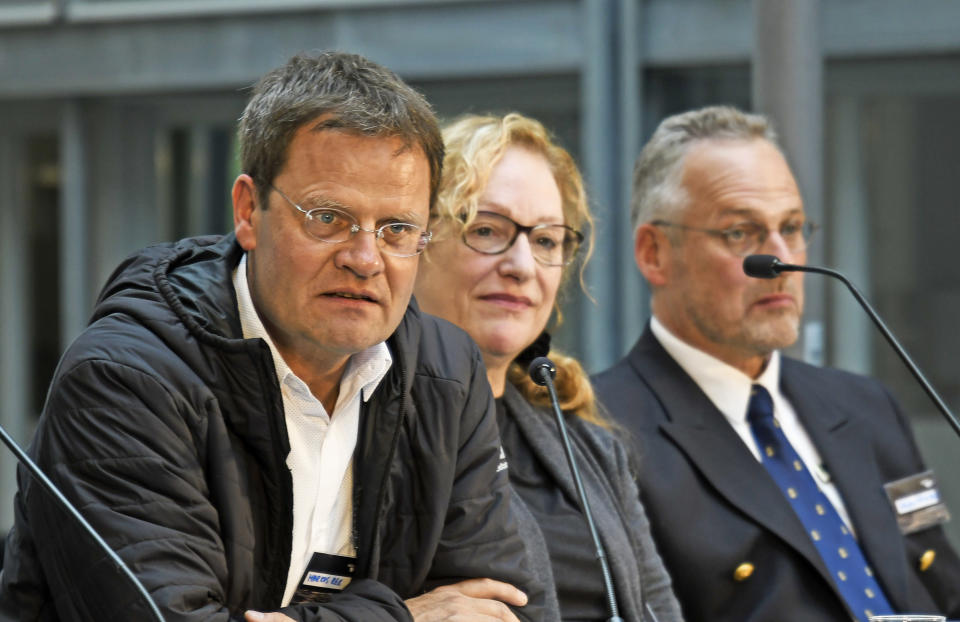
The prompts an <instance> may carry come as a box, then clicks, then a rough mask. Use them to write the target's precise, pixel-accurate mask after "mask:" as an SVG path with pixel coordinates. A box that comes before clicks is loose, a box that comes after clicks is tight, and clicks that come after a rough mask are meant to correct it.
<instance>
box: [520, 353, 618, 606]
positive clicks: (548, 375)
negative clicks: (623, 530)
mask: <svg viewBox="0 0 960 622" xmlns="http://www.w3.org/2000/svg"><path fill="white" fill-rule="evenodd" d="M528 371H529V373H530V378H531V379H532V380H533V381H534V382H535V383H537V384H538V385H540V386H542V387H546V388H547V393H549V394H550V402H551V403H552V404H553V414H554V416H555V417H556V419H557V427H558V428H559V429H560V439H561V440H562V441H563V449H564V451H565V452H566V454H567V464H569V465H570V472H571V473H572V474H573V482H574V484H575V485H576V487H577V495H578V496H579V497H580V506H581V507H582V509H583V516H584V518H585V519H586V521H587V527H588V528H589V529H590V537H591V538H592V539H593V546H594V548H595V549H596V554H597V561H599V562H600V570H601V572H602V573H603V586H604V589H605V591H606V596H607V608H608V611H609V612H610V617H609V618H607V622H623V618H621V617H620V611H619V609H618V608H617V596H616V592H615V591H614V589H613V579H612V578H611V576H610V566H609V565H608V564H607V555H606V553H604V550H603V544H602V543H601V542H600V536H599V535H598V534H597V527H596V525H594V523H593V515H592V514H591V513H590V503H589V502H588V501H587V494H586V492H585V491H584V490H583V482H582V481H581V480H580V469H578V468H577V460H576V458H575V457H574V455H573V447H571V445H570V437H568V436H567V426H566V424H565V423H564V421H563V412H562V411H561V410H560V403H559V401H558V400H557V390H556V389H555V388H554V386H553V377H554V376H556V375H557V368H556V367H555V366H554V365H553V363H552V362H551V361H550V359H548V358H547V357H545V356H538V357H537V358H535V359H533V362H531V363H530V368H529V370H528Z"/></svg>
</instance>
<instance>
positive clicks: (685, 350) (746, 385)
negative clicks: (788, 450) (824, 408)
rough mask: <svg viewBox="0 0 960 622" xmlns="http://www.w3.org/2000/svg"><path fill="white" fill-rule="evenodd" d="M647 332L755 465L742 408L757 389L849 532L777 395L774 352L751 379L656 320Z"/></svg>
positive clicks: (805, 437)
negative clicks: (770, 403) (762, 390)
mask: <svg viewBox="0 0 960 622" xmlns="http://www.w3.org/2000/svg"><path fill="white" fill-rule="evenodd" d="M650 330H651V331H653V336H654V337H656V338H657V341H659V342H660V345H662V346H663V349H664V350H666V351H667V353H668V354H669V355H670V356H671V357H673V360H675V361H676V362H677V364H678V365H680V367H682V368H683V371H685V372H687V375H689V376H690V377H691V378H693V381H694V382H696V383H697V385H698V386H699V387H700V389H701V390H702V391H703V392H704V393H705V394H706V395H707V397H708V398H710V401H711V402H713V405H714V406H716V407H717V410H719V411H720V412H721V413H723V416H724V417H726V419H727V421H728V422H729V423H730V425H731V426H732V427H733V429H734V431H735V432H736V433H737V434H738V435H739V436H740V438H741V440H743V442H744V444H746V446H747V448H748V449H749V450H750V452H751V453H752V454H753V457H754V458H756V459H757V461H758V462H759V461H761V457H760V447H759V446H758V445H757V442H756V440H754V438H753V434H752V433H751V432H750V423H749V422H748V421H747V406H748V405H749V403H750V387H751V385H752V384H754V383H756V384H760V385H763V387H764V388H765V389H766V390H767V391H769V392H770V396H771V397H772V398H773V416H774V418H775V419H776V420H777V421H778V422H779V423H780V428H781V430H783V433H784V435H786V437H787V440H788V441H790V444H791V445H793V448H794V449H795V450H796V452H797V454H799V455H800V459H801V460H803V463H804V465H806V467H807V470H808V471H809V472H810V473H811V474H812V475H813V479H814V481H815V482H816V483H817V485H818V486H819V487H820V490H821V491H823V494H825V495H826V496H827V499H829V500H830V503H832V504H833V507H835V508H836V509H837V513H838V514H839V515H840V518H842V519H843V522H844V523H846V525H847V527H849V528H850V529H851V530H852V529H853V526H852V525H851V523H850V516H849V515H848V514H847V509H846V507H845V506H844V504H843V499H842V498H841V497H840V492H839V491H838V490H837V487H836V486H835V485H834V484H833V480H831V479H830V477H829V474H828V473H827V471H826V469H825V467H824V466H823V461H822V460H821V458H820V452H818V451H817V448H816V446H814V444H813V441H812V440H811V439H810V435H809V434H807V431H806V430H805V429H804V427H803V424H802V423H801V422H800V419H799V418H798V417H797V412H796V411H795V410H794V408H793V406H792V405H791V404H790V402H789V401H788V400H787V398H786V396H784V394H783V392H782V391H781V390H780V352H779V351H775V352H774V353H773V354H772V355H771V356H770V361H769V362H768V363H767V366H766V368H765V369H764V370H763V372H762V373H761V374H760V377H759V378H756V379H753V378H751V377H750V376H748V375H746V374H745V373H743V372H742V371H740V370H739V369H737V368H736V367H733V366H731V365H728V364H726V363H724V362H723V361H721V360H720V359H718V358H714V357H713V356H710V355H709V354H707V353H706V352H703V351H702V350H698V349H697V348H694V347H693V346H691V345H690V344H688V343H686V342H685V341H682V340H681V339H680V338H679V337H677V336H676V335H674V334H673V333H671V332H670V331H669V330H667V328H666V327H665V326H664V325H663V324H662V323H661V322H660V321H659V320H657V318H656V317H653V318H651V320H650Z"/></svg>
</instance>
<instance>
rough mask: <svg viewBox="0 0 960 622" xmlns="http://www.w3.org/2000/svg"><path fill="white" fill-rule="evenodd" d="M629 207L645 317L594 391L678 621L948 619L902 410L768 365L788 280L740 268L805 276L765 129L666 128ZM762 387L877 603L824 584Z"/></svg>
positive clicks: (794, 327)
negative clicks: (614, 432)
mask: <svg viewBox="0 0 960 622" xmlns="http://www.w3.org/2000/svg"><path fill="white" fill-rule="evenodd" d="M631 209H632V217H633V225H634V228H635V231H636V237H635V258H636V262H637V266H638V267H639V269H640V271H641V273H642V274H643V276H644V278H646V280H647V282H648V283H649V285H650V288H651V291H652V298H651V305H652V311H653V318H652V319H651V322H650V324H649V325H648V326H647V328H646V330H645V331H644V334H643V335H642V336H641V338H640V340H639V342H638V343H637V344H636V345H635V346H634V348H633V350H632V351H631V352H630V353H629V354H628V355H627V356H626V357H625V358H624V359H623V360H621V361H620V362H618V363H617V364H616V365H614V366H613V367H612V368H611V369H609V370H607V371H606V372H603V373H601V374H600V375H599V376H597V377H596V378H595V384H596V389H597V393H598V395H599V397H600V399H601V401H602V402H603V403H604V404H605V405H606V407H607V408H608V410H609V412H610V414H611V415H612V416H613V417H614V418H615V419H616V420H617V421H618V422H619V423H620V424H622V425H623V427H625V428H626V429H627V430H628V431H629V432H631V433H632V436H633V437H634V440H635V441H636V446H637V461H638V465H639V481H640V489H641V494H642V497H643V503H644V505H645V506H646V508H647V512H648V514H649V515H650V521H651V526H652V528H653V534H654V537H655V539H656V541H657V546H658V548H659V550H660V554H661V556H662V557H663V560H664V562H665V563H666V565H667V569H668V570H669V571H670V574H671V576H672V577H673V581H674V589H675V591H676V594H677V597H678V598H679V600H680V603H681V606H682V608H683V610H684V614H685V617H686V619H687V620H688V621H691V622H697V621H703V622H708V621H709V622H724V621H729V622H774V621H776V622H782V621H791V622H803V621H811V622H813V621H816V622H826V621H837V622H841V621H842V622H850V620H866V619H867V618H868V617H869V615H870V614H872V613H881V612H883V611H884V610H885V609H884V606H881V605H879V603H881V600H880V599H881V598H885V600H886V602H888V603H889V609H892V610H893V611H895V612H898V613H902V612H939V613H942V614H947V615H948V616H951V617H960V560H958V557H957V555H956V554H955V552H954V551H953V549H952V548H951V546H950V545H949V543H948V541H947V539H946V537H945V535H944V533H943V530H942V528H941V527H940V525H939V523H938V521H942V517H943V513H942V512H941V511H940V506H936V505H935V506H932V507H924V508H921V510H922V511H921V510H917V511H913V512H908V511H905V510H907V509H911V508H908V507H906V506H908V505H910V502H914V503H913V505H914V506H917V505H923V503H928V502H929V500H930V499H931V496H934V497H935V496H936V495H935V493H930V492H929V490H926V491H925V489H924V487H926V488H927V489H931V486H935V484H934V483H932V482H934V481H935V480H934V479H933V477H932V476H931V475H929V474H925V475H920V474H923V473H924V471H926V468H925V467H924V465H923V462H922V459H921V457H920V454H919V452H918V450H917V447H916V445H915V443H914V441H913V437H912V433H911V431H910V428H909V425H908V423H907V421H906V418H905V417H904V415H903V413H902V412H901V411H900V409H899V407H898V406H897V404H896V402H895V401H894V400H893V398H892V397H891V396H890V394H889V393H888V392H887V391H886V389H885V388H884V387H883V386H882V385H881V384H879V383H878V382H876V381H874V380H870V379H868V378H864V377H861V376H857V375H854V374H849V373H845V372H841V371H835V370H826V369H821V368H816V367H813V366H810V365H807V364H804V363H801V362H799V361H795V360H792V359H789V358H787V357H784V356H781V355H780V353H779V350H780V349H781V348H784V347H786V346H789V345H791V344H792V343H793V342H794V341H796V339H797V334H798V328H799V323H800V318H801V314H802V310H803V275H802V273H798V272H793V273H783V274H781V275H780V276H779V277H778V278H776V279H773V280H757V279H751V278H749V277H747V276H745V275H744V273H743V270H742V262H743V257H745V256H746V255H750V254H753V253H767V254H772V255H777V256H778V257H780V258H781V259H782V260H783V261H786V262H789V263H803V262H804V261H805V260H806V248H807V246H806V244H807V241H808V239H809V236H810V234H811V233H812V229H813V227H812V226H811V225H810V224H808V223H807V221H806V218H805V213H804V209H803V202H802V199H801V197H800V192H799V190H798V188H797V184H796V181H795V180H794V177H793V175H792V173H791V171H790V168H789V166H788V165H787V162H786V160H785V158H784V157H783V155H782V153H781V151H780V149H779V147H778V146H777V144H776V138H775V135H774V133H773V131H772V129H771V128H770V125H769V123H768V122H767V120H766V119H765V118H763V117H761V116H758V115H748V114H744V113H742V112H740V111H737V110H735V109H732V108H727V107H711V108H705V109H702V110H696V111H692V112H688V113H684V114H681V115H677V116H674V117H671V118H668V119H666V120H665V121H664V122H663V123H662V124H661V125H660V127H659V128H658V130H657V132H656V133H655V134H654V136H653V137H652V138H651V140H650V142H649V143H648V144H647V146H646V147H645V148H644V150H643V152H642V153H641V155H640V158H639V159H638V161H637V165H636V169H635V171H634V186H633V200H632V206H631ZM757 385H759V386H762V387H764V388H765V389H767V391H768V392H769V393H770V395H771V398H772V403H773V416H774V420H775V421H776V424H775V425H776V426H778V428H779V429H780V430H781V431H782V432H783V434H784V436H785V437H786V439H787V442H788V444H789V445H790V447H791V448H792V449H793V450H795V451H796V454H797V455H798V456H799V458H800V460H794V461H793V465H794V466H795V468H796V470H797V471H802V470H804V469H805V470H806V471H807V472H809V474H810V477H808V478H807V481H809V479H813V480H814V481H815V482H816V486H815V487H814V489H816V488H819V492H822V493H823V495H825V496H826V498H827V499H828V500H829V503H830V504H831V505H832V506H833V508H834V509H835V510H836V515H837V516H838V518H837V519H836V523H837V524H839V525H840V529H842V530H844V533H847V531H846V530H849V531H850V532H851V533H852V534H853V535H854V537H855V538H856V543H857V544H859V548H860V550H862V552H863V557H864V559H865V562H866V563H865V564H864V565H863V568H862V570H863V572H864V573H865V574H866V575H867V576H868V577H870V579H869V580H875V582H876V585H878V586H879V587H880V591H881V592H882V594H879V595H878V594H875V593H874V590H870V589H868V590H866V592H867V594H866V596H867V597H868V602H869V603H873V602H877V603H878V606H877V607H874V605H873V604H869V605H868V606H865V607H864V606H855V605H853V604H851V603H852V602H855V601H853V600H851V599H849V596H845V595H844V594H845V592H844V591H843V590H844V589H848V586H843V587H842V588H841V587H838V586H841V585H843V584H842V582H844V581H847V580H848V577H846V576H845V575H844V573H836V572H831V570H830V569H829V568H828V564H827V562H826V561H825V559H826V558H825V556H824V554H823V553H821V552H820V551H821V550H823V549H822V548H821V549H820V550H818V548H817V547H818V546H822V544H821V543H817V544H815V542H814V540H819V539H820V536H819V534H818V533H816V532H815V531H809V530H808V528H807V527H805V524H804V522H802V521H801V518H799V516H798V513H797V512H796V511H795V510H794V506H792V505H791V503H790V501H789V500H788V498H787V497H788V495H786V494H785V492H784V490H787V491H788V492H790V493H791V495H790V496H792V495H793V490H792V489H786V488H783V489H782V488H781V487H779V486H778V484H777V481H775V479H774V478H773V477H772V476H771V475H770V474H769V472H768V471H767V468H766V467H765V464H764V462H763V454H762V453H761V452H762V451H764V448H763V447H760V446H759V444H758V443H757V441H756V438H757V437H754V436H753V432H752V430H751V423H750V422H748V420H747V409H748V404H749V403H751V397H750V396H751V392H752V391H754V390H755V389H754V388H755V387H756V386H757ZM766 451H770V449H769V447H767V448H766ZM767 455H770V454H767ZM904 478H912V479H909V480H907V481H906V482H905V483H903V484H902V485H901V488H900V489H899V490H898V491H894V492H892V493H891V495H888V493H887V492H886V489H885V488H884V485H885V484H887V483H889V482H893V481H896V480H902V479H904ZM918 499H924V500H926V501H924V502H923V503H918V502H917V500H918ZM898 500H899V501H900V502H901V512H902V513H900V514H898V511H897V509H896V507H895V506H894V501H898ZM904 504H906V505H904ZM817 511H818V512H820V513H821V514H822V513H823V508H821V507H820V506H818V508H817ZM898 519H899V521H898ZM841 521H842V522H841ZM911 521H912V524H910V525H907V523H908V522H911ZM901 522H903V524H902V525H901ZM839 553H840V554H841V555H842V556H843V557H844V558H846V557H847V555H848V553H847V551H846V550H840V551H839ZM836 574H839V575H840V576H839V577H837V576H834V575H836ZM847 594H849V592H847ZM889 609H886V611H887V612H889Z"/></svg>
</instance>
